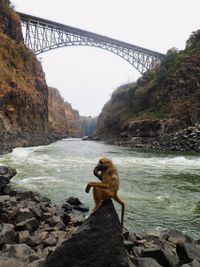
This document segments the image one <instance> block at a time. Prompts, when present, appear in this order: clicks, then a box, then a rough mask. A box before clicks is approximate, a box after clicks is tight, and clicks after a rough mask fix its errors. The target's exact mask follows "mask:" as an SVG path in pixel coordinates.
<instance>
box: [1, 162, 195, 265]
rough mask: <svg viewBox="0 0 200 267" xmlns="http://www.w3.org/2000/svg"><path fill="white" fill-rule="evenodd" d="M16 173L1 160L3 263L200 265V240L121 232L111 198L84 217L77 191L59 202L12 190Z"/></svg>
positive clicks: (177, 233)
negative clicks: (59, 204) (75, 195)
mask: <svg viewBox="0 0 200 267" xmlns="http://www.w3.org/2000/svg"><path fill="white" fill-rule="evenodd" d="M15 174H16V171H15V170H14V169H11V168H8V167H5V166H0V267H5V266H8V267H66V266H67V267H83V266H84V267H134V266H139V267H159V266H163V267H179V266H180V267H200V240H197V241H195V240H193V239H192V238H191V237H189V236H187V235H185V234H184V233H182V232H180V231H177V230H168V231H159V230H148V231H144V232H141V233H130V232H128V231H126V230H123V233H122V231H121V228H120V223H119V219H118V216H117V213H116V211H115V208H114V206H113V203H112V201H111V200H110V201H107V202H105V203H103V205H102V206H101V207H100V208H99V209H98V210H97V211H96V212H95V214H92V215H90V216H89V217H88V218H87V219H86V220H85V218H84V217H85V213H86V212H87V211H88V208H87V207H85V206H84V205H83V204H82V203H81V202H80V201H79V200H78V199H77V198H75V197H70V198H69V199H68V200H67V201H66V203H65V204H63V206H62V208H59V207H57V206H55V205H53V204H51V201H50V200H49V199H48V198H46V197H42V196H40V195H39V194H37V193H33V192H19V191H15V190H13V189H12V188H11V187H10V185H9V181H10V179H11V178H12V177H13V176H14V175H15Z"/></svg>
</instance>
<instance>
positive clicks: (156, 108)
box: [95, 30, 200, 151]
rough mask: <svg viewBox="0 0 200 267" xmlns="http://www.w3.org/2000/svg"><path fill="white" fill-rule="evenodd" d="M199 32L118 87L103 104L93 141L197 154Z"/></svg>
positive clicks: (199, 80)
mask: <svg viewBox="0 0 200 267" xmlns="http://www.w3.org/2000/svg"><path fill="white" fill-rule="evenodd" d="M199 62H200V30H198V31H196V32H193V33H192V34H191V36H190V38H189V39H188V40H187V42H186V48H185V50H183V51H180V52H178V51H177V50H176V49H170V50H169V51H168V53H167V55H166V57H165V58H164V59H163V61H162V62H161V64H160V65H159V66H156V67H155V68H154V69H152V70H150V71H148V72H146V73H145V74H144V75H143V76H142V77H141V78H139V79H138V81H137V82H136V83H132V84H127V85H123V86H120V87H119V88H118V89H117V90H116V91H114V92H113V94H112V97H111V99H110V101H109V102H108V103H106V104H105V106H104V108H103V110H102V112H101V114H100V116H99V118H98V123H97V131H96V133H95V135H96V137H100V138H101V139H104V140H110V141H112V142H113V141H114V142H116V141H117V143H118V144H121V145H128V146H134V147H144V148H158V149H160V148H161V149H172V150H187V151H188V150H195V151H200V142H199V137H200V126H199V124H200V101H199V100H200V64H199Z"/></svg>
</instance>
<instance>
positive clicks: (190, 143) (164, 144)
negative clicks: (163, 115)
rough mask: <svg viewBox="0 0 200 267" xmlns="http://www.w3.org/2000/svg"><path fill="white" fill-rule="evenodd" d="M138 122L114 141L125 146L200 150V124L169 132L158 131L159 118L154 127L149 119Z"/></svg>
mask: <svg viewBox="0 0 200 267" xmlns="http://www.w3.org/2000/svg"><path fill="white" fill-rule="evenodd" d="M151 123H152V122H151ZM136 124H137V123H134V125H133V124H132V125H129V127H127V128H125V129H124V130H123V131H122V133H121V138H120V140H118V141H114V143H115V144H117V145H119V146H124V147H134V148H144V149H158V150H172V151H195V152H200V124H195V125H194V126H190V127H187V128H184V129H182V130H179V131H175V132H173V133H169V134H168V133H167V132H166V131H164V130H163V129H162V131H163V132H162V131H160V132H158V125H159V123H158V120H155V121H154V128H153V129H151V128H152V127H151V125H150V123H149V122H147V121H141V122H140V124H139V125H138V124H137V125H136ZM152 124H153V123H152ZM155 125H156V126H157V127H155ZM159 127H160V125H159ZM160 128H161V127H160Z"/></svg>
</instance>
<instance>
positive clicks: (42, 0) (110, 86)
mask: <svg viewBox="0 0 200 267" xmlns="http://www.w3.org/2000/svg"><path fill="white" fill-rule="evenodd" d="M11 1H12V3H13V4H14V5H15V9H16V10H17V11H21V12H24V13H28V14H32V15H35V16H38V17H42V18H45V19H49V20H53V21H56V22H60V23H63V24H66V25H69V26H73V27H77V28H81V29H84V30H88V31H92V32H95V33H98V34H102V35H106V36H108V37H111V38H115V39H118V40H121V41H125V42H128V43H131V44H135V45H138V46H142V47H145V48H148V49H151V50H155V51H158V52H162V53H166V51H167V50H168V49H169V48H172V47H177V48H178V49H180V50H181V49H183V48H184V47H185V42H186V40H187V39H188V37H189V35H190V34H191V32H192V31H195V30H197V29H200V15H199V12H200V0H151V1H150V0H137V1H136V0H57V1H53V0H11ZM38 57H39V58H41V61H42V65H43V69H44V71H45V73H46V80H47V83H48V85H49V86H53V87H56V88H57V89H58V90H59V91H60V92H61V95H62V96H63V97H64V99H65V100H66V101H68V102H70V103H71V104H72V106H73V108H75V109H77V110H79V113H80V114H81V115H88V116H89V115H91V116H94V115H98V114H99V113H100V111H101V109H102V107H103V105H104V104H105V103H106V102H107V100H108V99H109V98H110V95H111V93H112V91H113V90H114V89H116V88H117V87H118V86H120V85H121V84H124V83H127V82H132V81H135V80H136V79H137V78H138V77H139V76H140V75H139V73H138V72H137V71H136V70H135V69H134V68H133V67H132V66H131V65H130V64H129V63H128V62H126V61H125V60H123V59H122V58H120V57H119V56H116V55H114V54H112V53H110V52H108V51H106V50H103V49H99V48H91V47H78V46H77V47H76V46H74V47H64V48H59V49H55V50H52V51H49V52H45V53H43V54H41V55H39V56H38Z"/></svg>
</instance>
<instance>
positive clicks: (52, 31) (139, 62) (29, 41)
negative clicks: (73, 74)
mask: <svg viewBox="0 0 200 267" xmlns="http://www.w3.org/2000/svg"><path fill="white" fill-rule="evenodd" d="M18 15H19V16H20V19H21V23H22V27H23V32H24V35H25V36H24V39H25V45H26V46H27V47H29V48H30V49H31V50H32V51H33V52H34V53H35V54H36V55H37V54H41V53H44V52H46V51H49V50H52V49H56V48H60V47H65V46H91V47H98V48H102V49H104V50H107V51H110V52H112V53H114V54H116V55H118V56H120V57H121V58H123V59H124V60H126V61H128V62H129V63H130V64H131V65H132V66H133V67H135V68H136V69H137V70H138V71H139V72H140V73H144V72H145V71H147V70H149V69H151V68H152V67H153V66H154V65H155V64H157V63H158V62H159V61H160V60H161V59H162V58H163V57H164V56H165V55H164V54H161V53H158V52H156V51H152V50H149V49H146V48H142V47H139V46H136V45H132V44H128V43H125V42H122V41H119V40H116V39H112V38H109V37H106V36H103V35H99V34H95V33H92V32H88V31H84V30H81V29H78V28H74V27H70V26H67V25H64V24H60V23H57V22H53V21H49V20H45V19H42V18H38V17H34V16H31V15H27V14H24V13H19V12H18Z"/></svg>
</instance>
